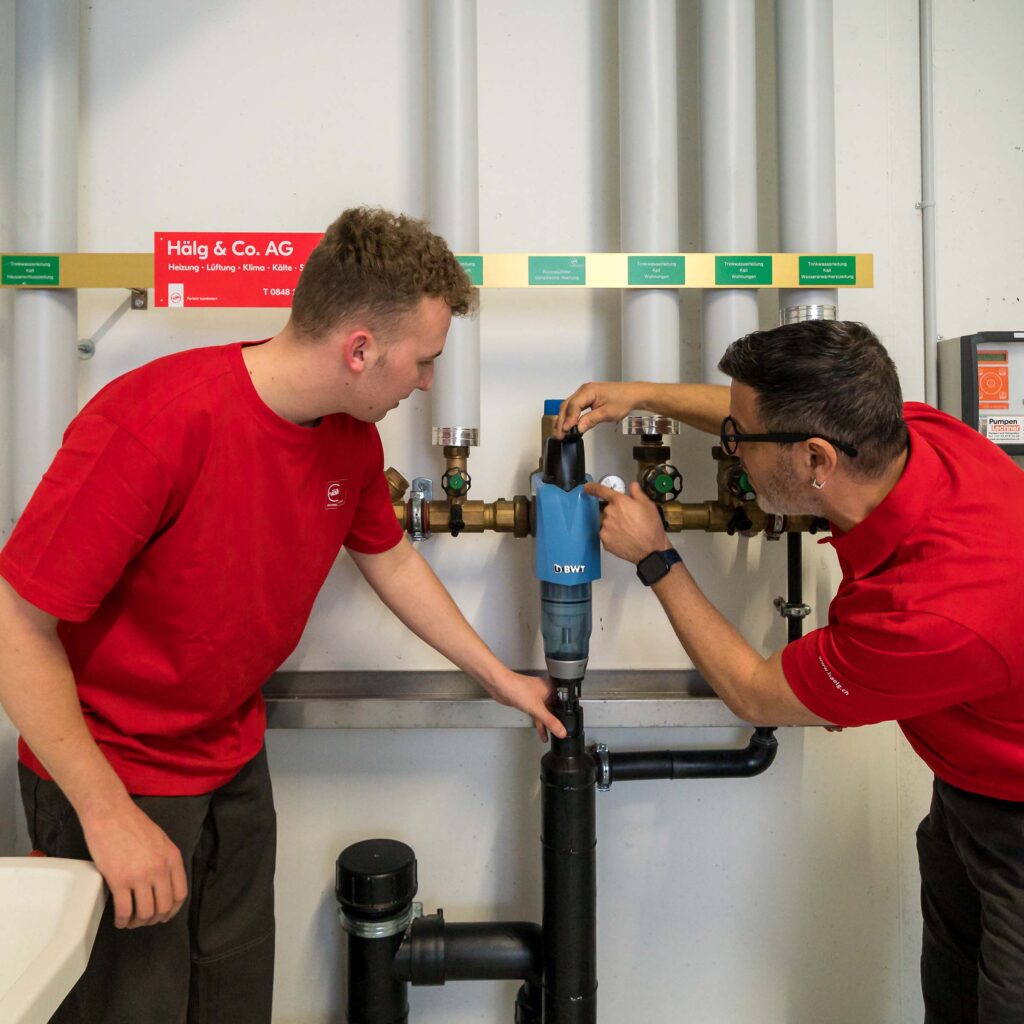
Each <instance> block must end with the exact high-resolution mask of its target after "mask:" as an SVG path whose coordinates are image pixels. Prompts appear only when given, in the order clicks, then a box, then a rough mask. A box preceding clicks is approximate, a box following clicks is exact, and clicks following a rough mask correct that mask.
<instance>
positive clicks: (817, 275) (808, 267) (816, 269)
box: [800, 256, 857, 288]
mask: <svg viewBox="0 0 1024 1024" xmlns="http://www.w3.org/2000/svg"><path fill="white" fill-rule="evenodd" d="M856 283H857V257H856V256H801V257H800V284H801V285H806V284H810V285H815V284H820V285H824V286H825V287H826V288H831V287H833V286H835V285H837V284H852V285H855V284H856Z"/></svg>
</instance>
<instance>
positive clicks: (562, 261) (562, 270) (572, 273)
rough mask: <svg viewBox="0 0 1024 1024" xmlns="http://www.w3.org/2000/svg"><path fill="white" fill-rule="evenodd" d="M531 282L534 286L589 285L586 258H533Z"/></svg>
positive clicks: (531, 259) (531, 260)
mask: <svg viewBox="0 0 1024 1024" xmlns="http://www.w3.org/2000/svg"><path fill="white" fill-rule="evenodd" d="M529 281H530V284H531V285H534V284H540V285H544V284H554V285H559V284H579V285H585V284H586V283H587V257H586V256H531V257H530V274H529Z"/></svg>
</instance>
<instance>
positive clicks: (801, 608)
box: [772, 597, 811, 619]
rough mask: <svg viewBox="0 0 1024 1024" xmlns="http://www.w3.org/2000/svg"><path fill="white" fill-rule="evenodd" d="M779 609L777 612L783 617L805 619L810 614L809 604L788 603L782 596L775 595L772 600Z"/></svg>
mask: <svg viewBox="0 0 1024 1024" xmlns="http://www.w3.org/2000/svg"><path fill="white" fill-rule="evenodd" d="M772 604H774V605H775V607H776V608H778V609H779V614H780V615H781V616H782V617H783V618H784V619H806V618H807V616H808V615H810V614H811V606H810V605H809V604H790V602H789V601H787V600H786V599H785V598H784V597H777V598H775V600H774V601H773V602H772Z"/></svg>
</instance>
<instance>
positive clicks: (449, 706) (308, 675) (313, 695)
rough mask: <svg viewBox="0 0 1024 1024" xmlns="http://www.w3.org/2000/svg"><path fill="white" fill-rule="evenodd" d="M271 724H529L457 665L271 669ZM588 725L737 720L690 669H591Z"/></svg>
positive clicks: (738, 722)
mask: <svg viewBox="0 0 1024 1024" xmlns="http://www.w3.org/2000/svg"><path fill="white" fill-rule="evenodd" d="M263 693H264V696H265V697H266V701H267V721H268V725H269V726H270V728H272V729H480V728H520V727H527V726H529V725H530V724H531V723H530V720H529V719H528V718H527V717H526V715H524V714H522V713H521V712H519V711H516V710H515V709H513V708H506V707H503V706H502V705H500V704H497V703H495V702H494V701H493V700H491V699H490V698H489V697H488V696H487V695H486V694H485V693H484V692H483V691H482V690H481V689H480V687H479V686H477V684H476V683H474V682H473V680H471V679H470V678H469V677H468V676H465V675H463V674H462V673H461V672H454V671H452V672H278V673H276V674H275V675H274V676H273V677H272V678H271V679H270V681H269V682H268V683H267V684H266V686H265V687H264V688H263ZM583 707H584V711H585V714H586V721H587V726H588V728H591V729H593V728H609V727H623V728H636V727H655V726H669V727H682V726H718V727H731V726H743V725H744V724H745V723H743V722H742V721H741V720H740V719H738V718H737V717H736V716H735V715H734V714H733V713H732V712H731V711H729V709H728V708H727V707H726V706H725V705H724V704H723V703H722V702H721V701H720V700H719V699H718V698H717V697H716V696H715V695H714V694H713V693H712V691H711V688H710V687H709V686H708V684H707V683H706V682H704V680H703V679H702V678H701V677H700V675H699V674H698V673H697V672H696V671H695V670H693V669H689V670H685V671H677V672H672V671H653V672H652V671H648V672H626V671H614V670H605V671H600V670H598V671H593V672H588V673H587V677H586V679H585V681H584V683H583Z"/></svg>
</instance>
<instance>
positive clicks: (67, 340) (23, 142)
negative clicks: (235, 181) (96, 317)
mask: <svg viewBox="0 0 1024 1024" xmlns="http://www.w3.org/2000/svg"><path fill="white" fill-rule="evenodd" d="M78 12H79V5H78V4H77V3H68V2H67V0H18V6H17V11H16V16H15V21H16V27H15V72H14V76H15V178H14V189H15V191H14V202H15V215H14V247H15V249H16V251H18V252H25V253H31V252H36V253H61V252H75V251H76V250H77V249H78V205H77V200H78V197H77V189H78V32H79V13H78ZM13 320H14V344H13V356H14V358H13V377H14V460H13V462H14V504H15V513H16V514H18V515H20V514H21V512H22V510H23V509H24V508H25V505H26V504H27V503H28V500H29V498H30V497H31V495H32V492H33V491H34V490H35V487H36V485H37V484H38V483H39V481H40V479H41V478H42V475H43V473H44V471H45V470H46V468H47V466H49V464H50V462H51V461H52V460H53V456H54V454H55V453H56V451H57V449H58V448H59V447H60V443H61V437H62V435H63V433H64V430H65V428H66V427H67V425H68V423H69V422H70V421H71V419H72V418H73V417H74V415H75V413H76V412H77V410H78V298H77V295H76V293H75V292H74V290H71V289H68V290H59V291H58V290H56V289H55V290H34V289H33V290H27V289H26V290H24V291H18V292H17V293H16V294H15V296H14V311H13Z"/></svg>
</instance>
